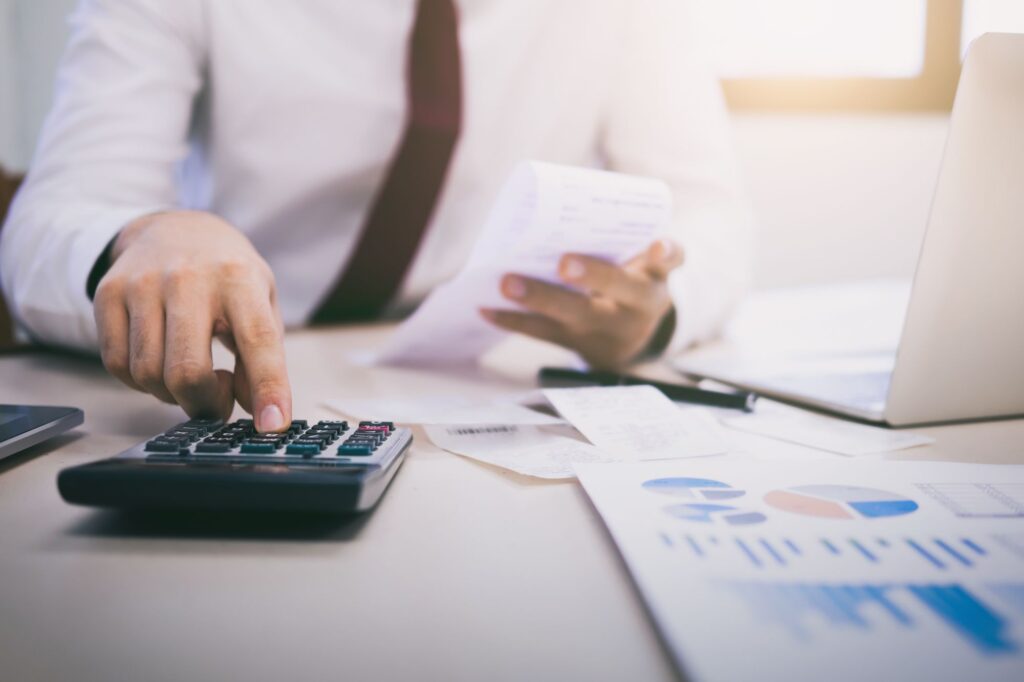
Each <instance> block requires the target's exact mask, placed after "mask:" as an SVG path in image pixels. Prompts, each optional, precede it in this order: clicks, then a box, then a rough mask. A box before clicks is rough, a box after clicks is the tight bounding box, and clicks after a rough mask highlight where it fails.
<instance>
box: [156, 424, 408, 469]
mask: <svg viewBox="0 0 1024 682" xmlns="http://www.w3.org/2000/svg"><path fill="white" fill-rule="evenodd" d="M394 432H395V425H394V424H393V423H392V422H370V421H364V422H360V423H359V425H358V426H357V427H356V428H355V429H352V428H350V426H349V424H348V422H345V421H335V420H324V421H320V422H317V423H316V424H314V425H312V426H310V425H309V422H307V421H306V420H305V419H296V420H294V421H293V422H292V424H291V426H290V427H289V428H288V429H287V430H286V431H284V432H282V433H259V432H257V431H256V427H255V425H254V424H253V422H252V420H251V419H239V420H238V421H235V422H231V423H228V424H224V423H223V422H219V421H215V420H205V419H193V420H191V421H188V422H185V423H183V424H179V425H178V426H175V427H174V428H172V429H169V430H167V431H166V432H164V433H163V434H161V435H159V436H156V437H155V438H153V439H152V440H150V441H148V442H147V443H146V444H145V445H144V446H143V450H144V452H145V454H146V459H147V460H150V461H156V462H190V461H196V462H221V463H229V464H230V463H240V464H261V463H263V464H286V465H289V464H297V465H314V466H335V465H342V464H344V465H351V464H354V463H371V462H372V461H376V460H377V459H379V457H377V455H379V454H381V453H382V452H384V450H386V449H387V448H386V445H387V444H388V441H389V439H391V438H392V436H393V435H394Z"/></svg>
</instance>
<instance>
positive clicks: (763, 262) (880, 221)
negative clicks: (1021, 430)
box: [0, 0, 946, 287]
mask: <svg viewBox="0 0 1024 682" xmlns="http://www.w3.org/2000/svg"><path fill="white" fill-rule="evenodd" d="M168 1H173V0H168ZM74 5H75V0H0V163H3V164H5V165H7V166H8V167H10V168H14V169H23V168H26V167H27V166H28V163H29V160H30V158H31V153H32V148H33V146H34V144H35V138H36V135H37V134H38V130H39V126H40V125H41V122H42V119H43V116H44V115H45V112H46V110H47V109H48V107H49V103H50V99H51V94H52V89H53V73H54V70H55V68H56V63H57V60H58V57H59V55H60V52H61V49H62V46H63V44H64V41H65V39H66V35H67V27H66V22H65V19H64V18H65V17H66V15H67V14H68V12H70V10H71V9H72V8H73V7H74ZM15 93H16V97H15ZM734 128H735V133H736V146H737V152H738V154H739V157H740V161H741V164H742V167H743V169H744V172H745V175H746V180H747V185H748V188H749V192H750V195H751V198H752V200H753V202H754V206H755V209H756V211H757V214H758V218H759V221H760V224H761V228H762V229H761V234H760V248H759V250H758V261H757V265H756V278H755V282H756V284H757V286H759V287H766V286H783V285H791V284H802V283H811V282H826V281H837V280H850V279H858V278H862V277H879V276H893V275H895V276H903V275H909V274H911V273H912V272H913V267H914V262H915V259H916V256H917V250H918V244H919V242H920V238H921V235H922V231H923V229H924V225H925V221H926V218H927V211H928V205H929V201H930V195H931V190H932V187H933V185H934V181H935V177H936V174H937V170H938V166H939V159H940V156H941V152H942V146H943V141H944V136H945V129H946V118H945V117H944V116H932V115H902V116H890V115H886V116H881V115H880V116H835V115H827V116H812V115H806V116H794V115H784V116H782V115H756V114H740V115H736V116H735V117H734Z"/></svg>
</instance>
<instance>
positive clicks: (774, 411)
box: [722, 401, 935, 457]
mask: <svg viewBox="0 0 1024 682" xmlns="http://www.w3.org/2000/svg"><path fill="white" fill-rule="evenodd" d="M722 423H723V424H725V425H726V426H728V427H730V428H733V429H739V430H741V431H747V432H749V433H756V434H758V435H761V436H767V437H768V438H774V439H776V440H782V441H786V442H789V443H798V444H800V445H806V446H808V447H812V448H817V449H818V450H826V451H828V452H834V453H837V454H840V455H847V456H851V457H852V456H857V455H870V454H876V453H881V452H892V451H894V450H903V449H906V448H913V447H917V446H919V445H927V444H929V443H934V442H935V439H934V438H930V437H928V436H924V435H921V434H917V433H911V432H909V431H894V430H892V429H882V428H878V427H875V426H866V425H864V424H856V423H853V422H849V421H844V420H842V419H837V418H835V417H824V416H821V415H817V414H811V413H808V412H801V411H797V410H794V409H792V408H788V407H785V408H783V407H775V406H773V405H772V404H771V403H769V402H768V401H762V402H761V404H759V405H758V409H757V411H756V412H754V413H753V414H746V415H741V416H737V417H728V418H725V419H723V420H722Z"/></svg>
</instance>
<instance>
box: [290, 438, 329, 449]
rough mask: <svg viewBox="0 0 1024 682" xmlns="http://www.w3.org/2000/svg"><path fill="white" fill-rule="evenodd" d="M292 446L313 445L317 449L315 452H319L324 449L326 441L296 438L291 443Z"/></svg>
mask: <svg viewBox="0 0 1024 682" xmlns="http://www.w3.org/2000/svg"><path fill="white" fill-rule="evenodd" d="M292 445H313V446H315V447H316V448H317V452H319V451H320V450H323V449H324V447H326V445H327V441H324V440H320V439H319V438H296V439H295V440H293V441H292ZM289 447H290V446H289Z"/></svg>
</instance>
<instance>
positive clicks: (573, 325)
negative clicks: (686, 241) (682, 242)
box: [481, 240, 683, 368]
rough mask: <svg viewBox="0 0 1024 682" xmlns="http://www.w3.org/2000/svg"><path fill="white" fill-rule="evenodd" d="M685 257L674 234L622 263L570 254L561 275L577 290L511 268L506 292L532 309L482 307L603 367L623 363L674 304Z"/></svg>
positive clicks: (504, 323) (493, 317) (490, 316)
mask: <svg viewBox="0 0 1024 682" xmlns="http://www.w3.org/2000/svg"><path fill="white" fill-rule="evenodd" d="M682 262H683V252H682V249H680V248H679V247H678V246H677V245H675V244H674V243H673V242H671V241H668V240H659V241H656V242H654V243H653V244H652V245H651V246H650V248H648V249H647V251H645V252H644V253H643V254H641V255H639V256H637V257H636V258H634V259H633V260H631V261H630V262H628V263H627V264H625V265H623V266H621V267H619V266H616V265H613V264H611V263H608V262H607V261H603V260H600V259H597V258H593V257H590V256H584V255H579V254H567V255H565V256H563V257H562V260H561V262H560V263H559V267H558V274H559V276H560V277H561V278H562V279H563V280H564V281H565V282H566V284H569V285H570V286H572V287H573V288H574V289H577V290H576V291H573V290H569V289H566V288H564V287H561V286H558V285H554V284H550V283H548V282H542V281H540V280H537V279H532V278H529V277H524V276H522V275H506V276H505V277H504V278H503V279H502V282H501V291H502V294H504V296H505V297H506V298H508V299H509V300H512V301H515V302H516V303H518V304H519V305H521V306H523V307H524V308H526V309H527V310H528V311H531V312H512V311H507V310H494V309H484V310H481V313H482V314H483V316H484V317H485V318H486V319H487V320H489V321H491V322H493V323H494V324H496V325H498V326H499V327H502V328H504V329H508V330H509V331H514V332H521V333H523V334H528V335H530V336H535V337H537V338H539V339H544V340H546V341H551V342H553V343H557V344H559V345H561V346H565V347H567V348H571V349H573V350H575V351H577V352H578V353H579V354H580V355H581V356H583V359H584V360H586V361H587V362H588V363H590V364H591V365H594V366H595V367H605V368H615V367H619V366H621V365H624V364H626V363H628V362H630V361H631V360H633V359H635V358H636V357H637V356H638V355H639V354H640V353H641V352H642V351H643V350H644V349H645V348H646V347H647V345H648V343H650V341H651V337H652V336H653V335H654V332H655V331H656V330H657V329H658V325H659V324H660V323H661V320H662V318H664V316H665V315H666V314H667V313H668V312H669V310H670V309H671V307H672V299H671V297H670V296H669V292H668V286H667V284H666V280H667V278H668V275H669V273H670V272H672V270H674V269H675V268H677V267H678V266H680V265H681V264H682Z"/></svg>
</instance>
